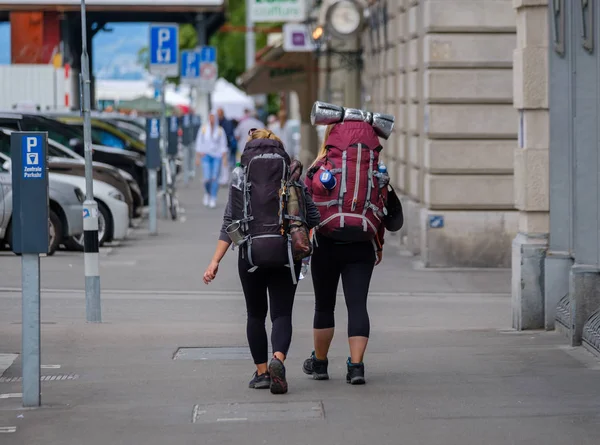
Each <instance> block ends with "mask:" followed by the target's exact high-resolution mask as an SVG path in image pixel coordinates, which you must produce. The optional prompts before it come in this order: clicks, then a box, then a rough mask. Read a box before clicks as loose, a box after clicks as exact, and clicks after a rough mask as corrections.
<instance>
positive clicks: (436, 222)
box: [429, 215, 444, 229]
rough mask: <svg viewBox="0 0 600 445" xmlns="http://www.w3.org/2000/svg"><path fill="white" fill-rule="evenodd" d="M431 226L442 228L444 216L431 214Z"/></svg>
mask: <svg viewBox="0 0 600 445" xmlns="http://www.w3.org/2000/svg"><path fill="white" fill-rule="evenodd" d="M429 227H431V228H432V229H441V228H443V227H444V217H443V216H442V215H429Z"/></svg>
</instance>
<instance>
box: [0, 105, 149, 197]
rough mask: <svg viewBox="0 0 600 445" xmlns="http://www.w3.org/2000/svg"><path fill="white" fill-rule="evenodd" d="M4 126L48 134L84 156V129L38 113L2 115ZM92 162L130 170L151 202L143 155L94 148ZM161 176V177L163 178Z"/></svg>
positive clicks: (0, 122) (0, 117) (112, 149)
mask: <svg viewBox="0 0 600 445" xmlns="http://www.w3.org/2000/svg"><path fill="white" fill-rule="evenodd" d="M0 127H2V128H8V129H11V130H17V131H46V132H48V137H49V138H50V139H53V140H55V141H56V142H58V143H59V144H62V145H64V146H66V147H68V148H70V149H71V150H73V151H74V152H76V153H77V154H79V155H81V156H84V143H83V130H82V129H81V127H79V128H78V127H76V126H72V125H67V124H64V123H62V122H59V121H56V120H54V119H50V118H47V117H45V116H41V115H37V114H23V113H10V112H9V113H4V112H0ZM92 150H93V151H92V159H93V160H94V161H96V162H102V163H105V164H108V165H112V166H113V167H117V168H119V169H121V170H124V171H126V172H127V173H129V174H130V175H131V176H133V177H134V179H135V181H136V182H137V183H138V185H139V188H140V189H141V191H142V195H143V197H144V204H147V203H148V174H147V172H146V158H145V156H143V155H140V154H139V153H135V152H131V151H128V150H121V149H114V148H110V147H104V146H101V145H92ZM159 177H160V176H159Z"/></svg>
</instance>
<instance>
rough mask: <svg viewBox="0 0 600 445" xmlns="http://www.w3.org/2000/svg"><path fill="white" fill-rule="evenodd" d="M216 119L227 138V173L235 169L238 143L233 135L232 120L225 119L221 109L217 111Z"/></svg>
mask: <svg viewBox="0 0 600 445" xmlns="http://www.w3.org/2000/svg"><path fill="white" fill-rule="evenodd" d="M217 117H218V118H219V125H220V126H221V127H223V130H224V131H225V137H226V138H227V148H228V149H229V155H228V158H227V164H228V166H229V171H231V170H233V168H234V167H235V163H236V161H237V148H238V143H237V140H236V138H235V135H234V131H235V126H234V123H233V121H232V120H230V119H227V117H225V112H224V111H223V109H222V108H219V109H217Z"/></svg>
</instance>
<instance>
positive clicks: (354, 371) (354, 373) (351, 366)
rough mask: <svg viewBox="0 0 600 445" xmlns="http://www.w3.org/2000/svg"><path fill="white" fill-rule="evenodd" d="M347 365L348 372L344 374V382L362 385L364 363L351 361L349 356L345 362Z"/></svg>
mask: <svg viewBox="0 0 600 445" xmlns="http://www.w3.org/2000/svg"><path fill="white" fill-rule="evenodd" d="M346 365H347V367H348V373H347V374H346V382H348V383H350V384H351V385H364V384H365V365H364V363H362V362H361V363H352V362H351V361H350V357H348V362H347V363H346Z"/></svg>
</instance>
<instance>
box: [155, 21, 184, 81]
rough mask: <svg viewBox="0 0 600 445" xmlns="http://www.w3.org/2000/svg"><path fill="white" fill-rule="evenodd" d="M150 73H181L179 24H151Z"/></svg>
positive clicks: (172, 75)
mask: <svg viewBox="0 0 600 445" xmlns="http://www.w3.org/2000/svg"><path fill="white" fill-rule="evenodd" d="M149 51H150V58H149V59H150V65H149V71H150V74H155V75H159V76H162V77H177V76H178V75H179V25H177V24H176V23H153V24H151V25H150V49H149Z"/></svg>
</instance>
